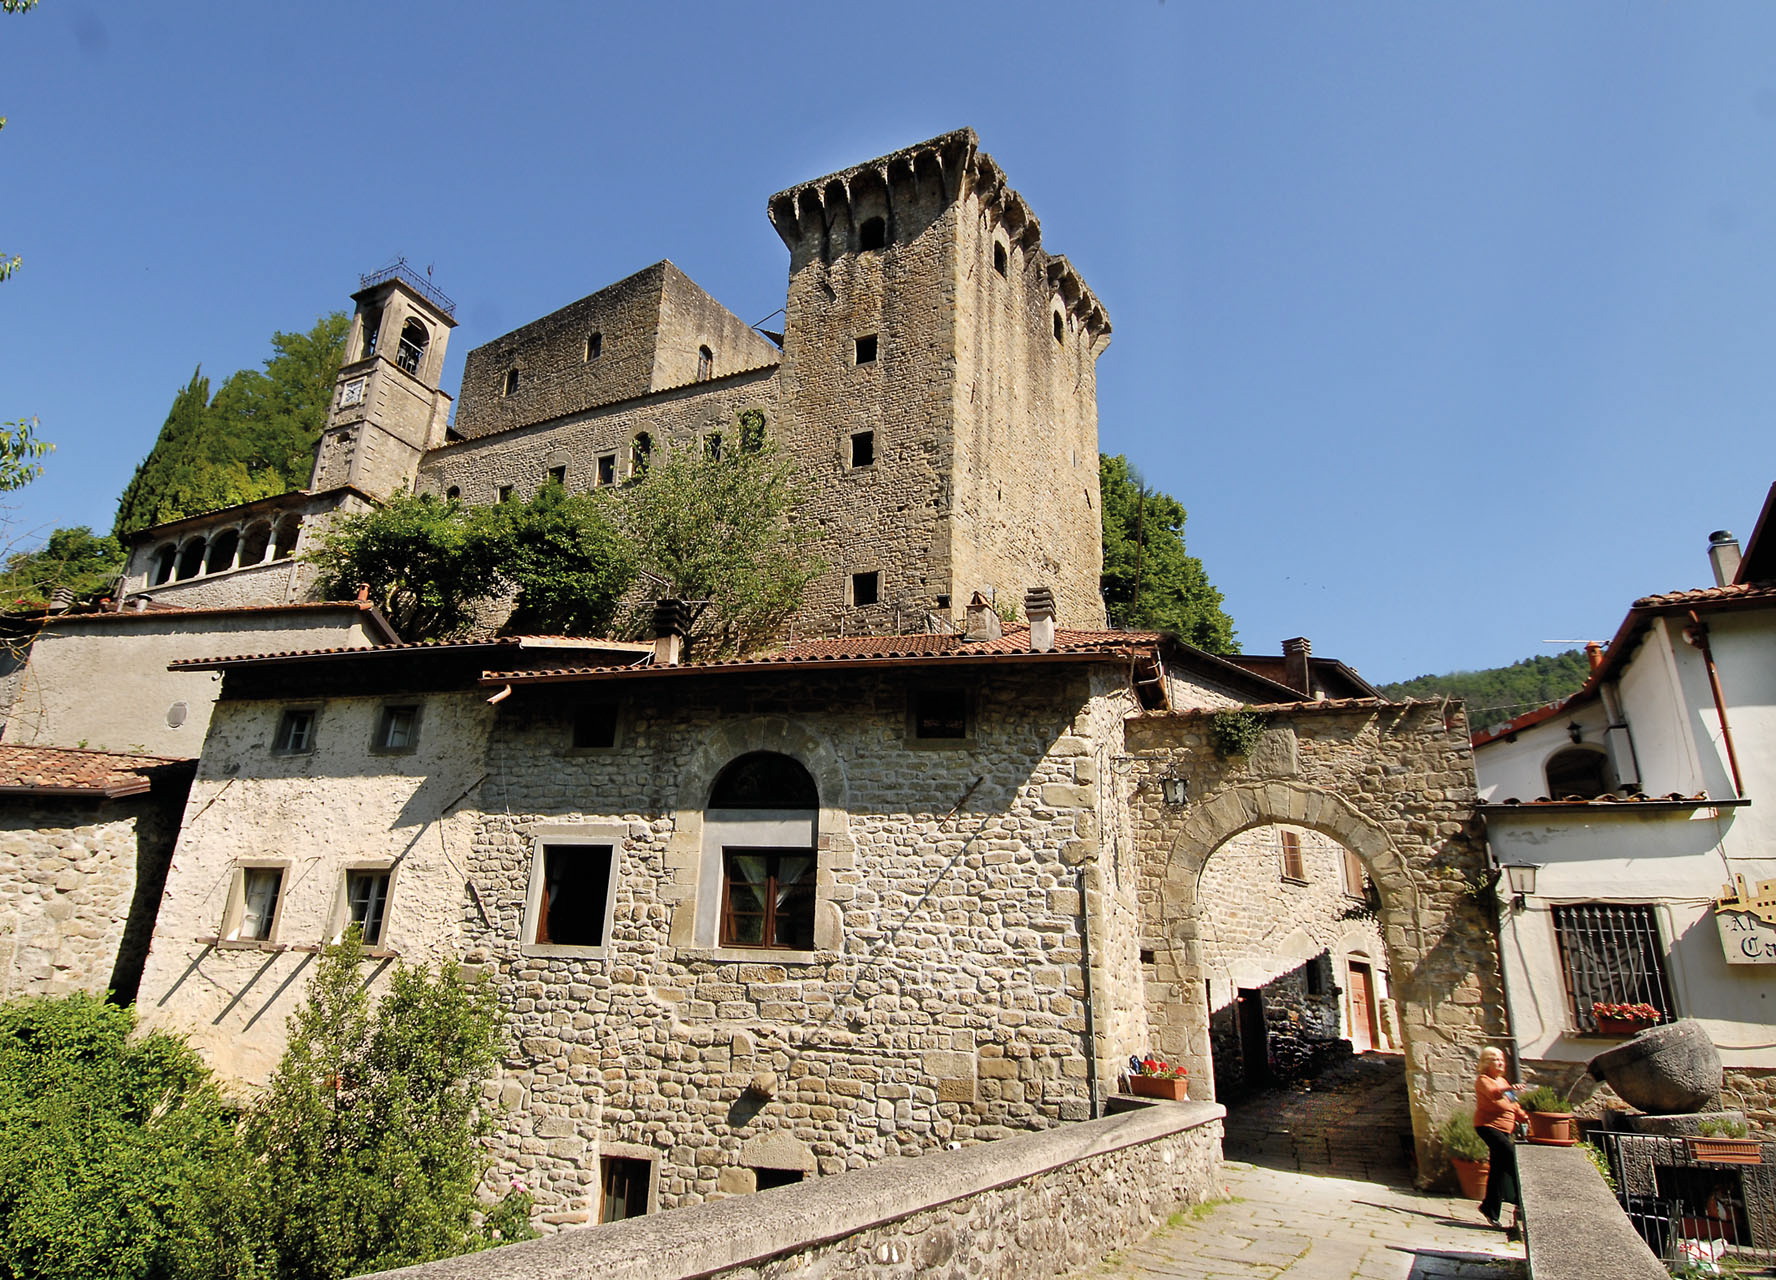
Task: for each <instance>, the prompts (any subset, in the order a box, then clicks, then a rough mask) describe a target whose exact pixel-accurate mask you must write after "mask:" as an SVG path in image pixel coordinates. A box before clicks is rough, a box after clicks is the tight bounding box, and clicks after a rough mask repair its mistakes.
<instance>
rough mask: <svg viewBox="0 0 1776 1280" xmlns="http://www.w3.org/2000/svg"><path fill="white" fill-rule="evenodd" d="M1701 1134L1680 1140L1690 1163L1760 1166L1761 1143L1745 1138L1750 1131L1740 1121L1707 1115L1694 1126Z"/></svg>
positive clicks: (1727, 1117) (1762, 1155)
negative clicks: (1685, 1148) (1698, 1161)
mask: <svg viewBox="0 0 1776 1280" xmlns="http://www.w3.org/2000/svg"><path fill="white" fill-rule="evenodd" d="M1696 1127H1697V1129H1699V1130H1700V1131H1701V1132H1700V1133H1699V1134H1698V1135H1697V1136H1695V1137H1687V1138H1685V1139H1684V1145H1685V1146H1687V1147H1688V1148H1689V1149H1690V1158H1691V1159H1693V1160H1708V1161H1711V1162H1713V1163H1715V1164H1762V1163H1763V1162H1764V1144H1763V1143H1762V1142H1761V1141H1759V1140H1758V1139H1757V1138H1752V1137H1748V1136H1747V1135H1748V1134H1750V1132H1751V1129H1750V1127H1749V1126H1748V1125H1747V1124H1746V1123H1745V1121H1743V1120H1736V1119H1734V1118H1733V1117H1731V1116H1709V1117H1708V1119H1706V1120H1704V1121H1703V1122H1702V1123H1701V1124H1699V1125H1697V1126H1696Z"/></svg>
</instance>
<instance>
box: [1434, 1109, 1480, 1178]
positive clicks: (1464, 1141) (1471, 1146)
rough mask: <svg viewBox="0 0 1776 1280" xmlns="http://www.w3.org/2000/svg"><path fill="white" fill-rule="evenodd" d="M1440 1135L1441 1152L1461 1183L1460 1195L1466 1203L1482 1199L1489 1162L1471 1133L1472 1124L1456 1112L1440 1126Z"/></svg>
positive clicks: (1476, 1136) (1472, 1130) (1478, 1140)
mask: <svg viewBox="0 0 1776 1280" xmlns="http://www.w3.org/2000/svg"><path fill="white" fill-rule="evenodd" d="M1440 1134H1441V1137H1442V1139H1443V1151H1444V1153H1445V1154H1446V1155H1448V1157H1449V1163H1450V1164H1452V1165H1454V1166H1455V1180H1456V1181H1457V1182H1459V1183H1461V1190H1462V1195H1464V1196H1465V1197H1467V1198H1468V1199H1469V1200H1483V1199H1485V1198H1486V1175H1487V1173H1488V1172H1489V1171H1490V1170H1491V1169H1492V1161H1491V1159H1490V1157H1489V1155H1488V1152H1487V1150H1486V1144H1485V1143H1484V1142H1482V1141H1481V1140H1480V1135H1479V1134H1478V1133H1476V1132H1475V1131H1474V1121H1473V1120H1472V1119H1471V1118H1470V1117H1468V1116H1466V1115H1464V1114H1463V1113H1462V1112H1459V1111H1458V1112H1456V1113H1455V1114H1454V1115H1452V1116H1450V1117H1449V1119H1447V1120H1445V1121H1444V1122H1443V1128H1442V1129H1441V1131H1440Z"/></svg>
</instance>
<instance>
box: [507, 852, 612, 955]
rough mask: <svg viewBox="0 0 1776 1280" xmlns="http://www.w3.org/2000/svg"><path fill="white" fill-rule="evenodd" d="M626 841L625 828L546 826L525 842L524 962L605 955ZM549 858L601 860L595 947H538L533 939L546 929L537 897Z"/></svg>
mask: <svg viewBox="0 0 1776 1280" xmlns="http://www.w3.org/2000/svg"><path fill="white" fill-rule="evenodd" d="M627 837H628V829H627V828H626V827H616V826H599V825H595V824H577V823H576V824H571V825H560V826H556V825H549V826H545V827H543V828H541V829H539V830H538V831H537V832H536V833H535V835H534V837H533V839H532V842H531V855H530V877H529V881H528V886H527V888H526V891H525V898H524V925H523V929H524V932H523V934H522V935H521V936H520V939H519V951H520V952H521V953H522V954H524V955H527V956H589V957H602V956H604V955H606V954H608V952H609V949H610V945H611V932H612V929H613V927H614V925H615V917H616V904H617V880H618V877H619V874H620V872H621V870H622V851H623V844H624V841H625V840H626V839H627ZM551 852H554V853H557V854H561V855H566V856H570V857H602V858H604V859H606V860H607V863H608V866H607V870H606V872H605V879H604V902H603V903H602V904H601V906H600V907H599V908H598V910H599V911H600V912H601V914H600V915H599V929H598V936H599V939H600V940H599V941H598V942H572V943H568V942H547V941H545V942H539V941H537V934H538V932H539V931H541V930H543V929H545V928H546V921H547V912H548V907H547V904H546V903H545V902H544V900H543V893H544V890H545V888H546V886H547V878H548V863H549V855H550V853H551Z"/></svg>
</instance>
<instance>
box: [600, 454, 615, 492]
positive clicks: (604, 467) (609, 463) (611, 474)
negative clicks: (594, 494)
mask: <svg viewBox="0 0 1776 1280" xmlns="http://www.w3.org/2000/svg"><path fill="white" fill-rule="evenodd" d="M616 482H617V455H616V454H614V453H601V454H599V455H598V483H599V485H600V486H603V485H608V484H615V483H616Z"/></svg>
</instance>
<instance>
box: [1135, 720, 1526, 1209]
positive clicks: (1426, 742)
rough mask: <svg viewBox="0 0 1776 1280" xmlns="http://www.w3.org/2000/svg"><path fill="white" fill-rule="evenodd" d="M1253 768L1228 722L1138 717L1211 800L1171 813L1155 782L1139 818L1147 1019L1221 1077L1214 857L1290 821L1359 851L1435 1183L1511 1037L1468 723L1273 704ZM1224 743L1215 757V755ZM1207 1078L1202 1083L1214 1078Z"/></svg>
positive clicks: (1150, 768)
mask: <svg viewBox="0 0 1776 1280" xmlns="http://www.w3.org/2000/svg"><path fill="white" fill-rule="evenodd" d="M1264 710H1265V711H1266V712H1267V713H1268V714H1269V716H1270V727H1269V729H1268V730H1267V732H1266V733H1265V739H1266V741H1265V742H1264V743H1263V744H1262V745H1261V746H1260V748H1259V749H1258V750H1256V751H1254V752H1253V753H1252V756H1251V757H1250V758H1243V759H1235V760H1223V759H1221V758H1219V757H1218V756H1216V755H1215V754H1214V752H1213V750H1212V748H1209V747H1208V739H1207V735H1206V733H1205V732H1204V730H1205V728H1206V725H1205V724H1204V721H1205V720H1206V718H1207V717H1208V716H1209V715H1211V714H1212V713H1210V712H1184V713H1177V712H1174V713H1160V714H1154V715H1148V716H1142V717H1139V718H1137V719H1135V720H1132V721H1130V722H1129V724H1128V742H1129V747H1130V751H1131V754H1132V755H1133V757H1134V760H1135V761H1136V762H1137V763H1136V768H1138V769H1140V771H1141V773H1142V774H1144V775H1145V776H1146V777H1150V778H1158V777H1163V776H1167V775H1172V776H1178V775H1183V776H1184V777H1185V778H1187V779H1188V782H1189V787H1188V792H1189V794H1190V795H1191V796H1193V797H1200V799H1196V800H1193V801H1192V802H1191V803H1189V804H1187V805H1185V806H1182V807H1174V806H1168V805H1166V804H1164V803H1163V801H1162V800H1161V799H1160V795H1161V789H1160V788H1159V787H1158V786H1157V785H1154V786H1147V785H1142V786H1138V787H1137V788H1136V794H1135V797H1134V813H1133V817H1134V826H1135V831H1136V834H1137V842H1138V844H1139V845H1140V847H1141V859H1142V894H1141V898H1142V920H1141V928H1142V946H1143V947H1144V948H1146V949H1148V950H1149V951H1150V952H1151V953H1152V955H1153V964H1152V968H1151V970H1150V971H1149V973H1148V975H1147V977H1148V982H1147V985H1146V1015H1147V1025H1148V1030H1149V1036H1150V1039H1151V1041H1152V1043H1153V1044H1154V1045H1155V1046H1156V1047H1158V1048H1160V1049H1161V1050H1162V1051H1164V1052H1165V1053H1167V1054H1168V1055H1170V1056H1173V1057H1175V1058H1178V1059H1180V1060H1182V1061H1183V1062H1184V1063H1185V1064H1186V1065H1188V1066H1189V1067H1190V1069H1191V1073H1192V1075H1193V1076H1199V1078H1202V1079H1205V1080H1207V1079H1212V1067H1211V1065H1210V1047H1209V1036H1208V1017H1207V1009H1206V1002H1205V1001H1204V1000H1203V999H1202V997H1201V991H1202V986H1201V975H1200V974H1199V973H1197V972H1196V971H1195V959H1194V958H1195V956H1196V954H1197V943H1198V927H1197V921H1198V919H1199V918H1200V913H1201V912H1202V911H1203V910H1205V909H1206V907H1207V906H1208V904H1202V903H1199V902H1198V900H1197V890H1198V885H1199V882H1200V879H1201V876H1202V871H1203V867H1204V865H1205V864H1206V863H1207V861H1208V859H1209V857H1210V855H1211V854H1212V853H1213V852H1214V851H1215V850H1216V849H1217V848H1219V847H1220V846H1221V845H1223V844H1224V843H1225V842H1226V841H1227V840H1229V839H1230V838H1232V837H1233V836H1236V835H1238V834H1239V833H1240V832H1242V831H1246V830H1249V829H1251V828H1253V827H1257V826H1263V825H1268V824H1290V825H1295V826H1300V827H1306V828H1309V829H1311V830H1314V831H1319V832H1323V833H1324V834H1325V835H1327V836H1329V837H1330V838H1331V839H1333V840H1335V841H1337V842H1338V843H1339V844H1341V845H1343V846H1344V847H1346V848H1347V849H1349V850H1351V851H1352V852H1353V853H1355V854H1356V855H1357V856H1358V857H1359V858H1360V859H1361V860H1362V862H1363V864H1364V867H1365V868H1366V869H1367V871H1368V874H1369V877H1370V879H1371V880H1372V882H1373V883H1374V885H1375V887H1376V890H1377V892H1378V894H1379V896H1380V908H1379V911H1378V917H1379V923H1380V926H1381V935H1382V939H1383V945H1384V947H1385V950H1386V953H1387V960H1388V969H1389V972H1390V979H1391V986H1392V994H1393V998H1394V1000H1395V1002H1396V1007H1397V1008H1398V1010H1399V1015H1400V1030H1401V1040H1402V1043H1401V1046H1400V1047H1401V1049H1402V1051H1403V1054H1404V1057H1405V1060H1406V1077H1407V1093H1408V1104H1409V1106H1410V1109H1411V1114H1412V1130H1413V1142H1414V1145H1415V1147H1416V1149H1417V1153H1418V1160H1419V1169H1420V1172H1421V1176H1426V1177H1428V1176H1431V1175H1434V1174H1435V1173H1436V1172H1437V1171H1438V1170H1439V1169H1440V1167H1441V1164H1442V1156H1441V1153H1440V1151H1439V1150H1438V1146H1437V1143H1436V1139H1435V1134H1436V1129H1437V1126H1438V1124H1440V1123H1441V1121H1442V1120H1443V1118H1444V1117H1445V1116H1447V1115H1449V1114H1451V1113H1452V1112H1454V1111H1455V1110H1457V1109H1458V1108H1460V1107H1464V1106H1467V1105H1468V1104H1469V1101H1470V1096H1471V1087H1472V1079H1473V1074H1474V1062H1475V1058H1476V1056H1477V1055H1478V1053H1479V1050H1480V1049H1481V1048H1482V1047H1483V1046H1484V1045H1486V1044H1488V1043H1501V1042H1502V1041H1503V1039H1504V1037H1505V1023H1504V1017H1503V1012H1502V1011H1503V1003H1504V1002H1503V992H1502V987H1501V983H1500V976H1499V974H1500V970H1499V958H1498V948H1497V939H1496V932H1495V930H1494V927H1493V925H1492V922H1491V920H1490V917H1489V915H1488V913H1487V909H1486V908H1485V907H1484V906H1483V904H1482V902H1481V900H1480V898H1481V896H1482V895H1481V893H1480V892H1479V889H1480V887H1481V886H1483V885H1484V884H1485V883H1486V864H1485V853H1484V847H1483V845H1482V843H1481V841H1480V840H1479V839H1478V838H1477V837H1476V835H1475V834H1474V830H1473V823H1472V818H1473V805H1474V782H1473V765H1472V757H1471V755H1469V754H1468V750H1467V742H1466V737H1465V732H1464V729H1465V726H1464V725H1463V724H1462V722H1461V720H1460V718H1459V717H1457V718H1455V719H1454V720H1453V721H1449V720H1445V719H1444V718H1443V717H1442V716H1441V715H1440V714H1436V713H1435V708H1434V706H1428V705H1427V704H1406V705H1388V704H1366V705H1355V706H1353V705H1352V704H1349V703H1346V704H1329V705H1328V704H1312V703H1308V704H1302V705H1300V706H1294V707H1286V708H1285V707H1269V708H1264ZM1205 748H1208V749H1205ZM1199 1073H1200V1075H1199Z"/></svg>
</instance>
